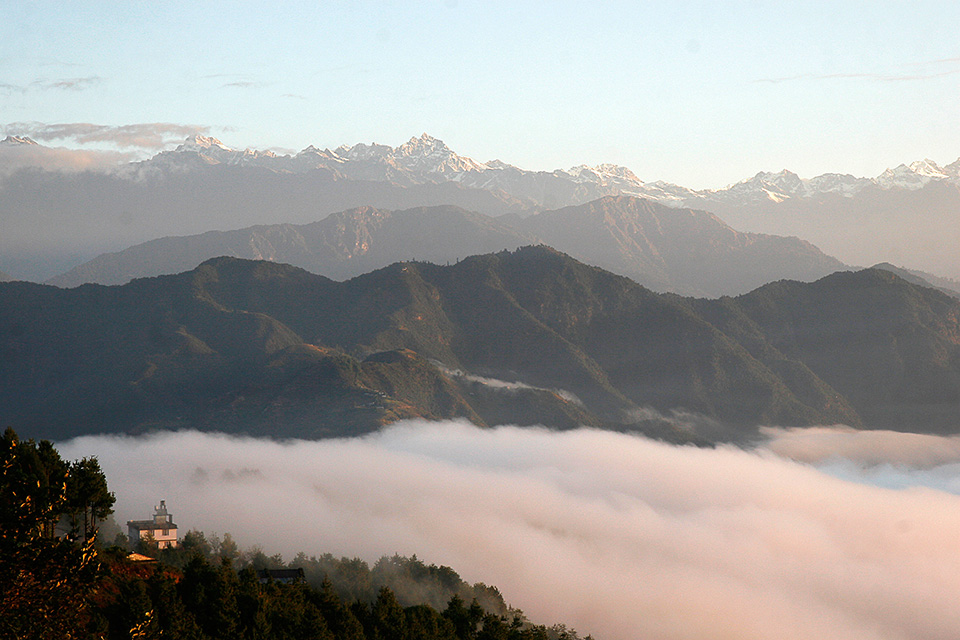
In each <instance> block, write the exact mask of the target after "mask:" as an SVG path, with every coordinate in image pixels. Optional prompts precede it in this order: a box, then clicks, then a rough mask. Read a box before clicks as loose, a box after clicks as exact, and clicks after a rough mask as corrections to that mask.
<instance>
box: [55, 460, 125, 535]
mask: <svg viewBox="0 0 960 640" xmlns="http://www.w3.org/2000/svg"><path fill="white" fill-rule="evenodd" d="M116 501H117V499H116V497H114V495H113V493H111V492H110V491H109V490H108V489H107V478H106V477H105V476H104V474H103V471H102V470H101V469H100V463H99V462H98V461H97V459H96V458H95V457H93V458H83V459H82V460H77V461H74V462H73V463H72V464H71V465H70V470H69V473H68V476H67V508H68V510H69V513H70V520H71V525H72V530H73V532H74V533H76V534H80V531H81V529H80V527H81V525H82V527H83V528H82V535H83V539H84V540H86V539H87V538H89V537H90V535H91V533H92V532H93V531H94V530H96V528H97V521H98V520H102V519H103V518H106V517H107V516H108V515H110V514H111V513H113V504H114V503H115V502H116Z"/></svg>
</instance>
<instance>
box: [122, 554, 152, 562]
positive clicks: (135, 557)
mask: <svg viewBox="0 0 960 640" xmlns="http://www.w3.org/2000/svg"><path fill="white" fill-rule="evenodd" d="M127 560H129V561H130V562H156V561H157V559H156V558H151V557H150V556H145V555H143V554H142V553H131V554H130V555H128V556H127Z"/></svg>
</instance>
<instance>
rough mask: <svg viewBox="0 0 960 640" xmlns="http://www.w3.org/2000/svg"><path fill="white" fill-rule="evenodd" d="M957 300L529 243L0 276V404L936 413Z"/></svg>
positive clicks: (259, 425) (951, 378) (370, 415)
mask: <svg viewBox="0 0 960 640" xmlns="http://www.w3.org/2000/svg"><path fill="white" fill-rule="evenodd" d="M958 318H960V303H958V302H957V301H956V300H953V299H951V298H949V297H947V296H945V295H942V294H940V293H938V292H936V291H934V290H931V289H925V288H922V287H919V286H916V285H913V284H910V283H908V282H906V281H904V280H901V279H900V278H898V277H897V276H895V275H894V274H892V273H889V272H884V271H871V270H868V271H863V272H859V273H838V274H835V275H833V276H830V277H828V278H824V279H822V280H820V281H818V282H816V283H813V284H802V283H797V282H786V281H783V282H778V283H774V284H771V285H768V286H765V287H762V288H761V289H758V290H756V291H754V292H753V293H751V294H748V295H745V296H741V297H739V298H721V299H719V300H697V299H688V298H680V297H678V296H672V295H662V294H656V293H653V292H651V291H649V290H647V289H645V288H643V287H641V286H639V285H637V284H636V283H634V282H632V281H630V280H628V279H627V278H624V277H620V276H616V275H613V274H611V273H608V272H605V271H603V270H601V269H598V268H595V267H589V266H586V265H584V264H582V263H580V262H577V261H576V260H573V259H572V258H570V257H569V256H566V255H564V254H562V253H559V252H557V251H555V250H553V249H550V248H547V247H542V246H541V247H526V248H522V249H519V250H517V251H513V252H506V251H505V252H500V253H497V254H487V255H481V256H475V257H471V258H468V259H466V260H463V261H460V262H459V263H457V264H455V265H450V266H438V265H432V264H428V263H422V262H417V263H397V264H394V265H391V266H389V267H385V268H383V269H380V270H378V271H374V272H372V273H369V274H366V275H364V276H361V277H358V278H354V279H353V280H349V281H347V282H343V283H338V282H334V281H332V280H328V279H326V278H323V277H320V276H316V275H312V274H310V273H307V272H306V271H303V270H301V269H298V268H295V267H290V266H287V265H282V264H276V263H270V262H254V261H248V260H240V259H235V258H218V259H214V260H210V261H208V262H206V263H204V264H203V265H201V266H200V267H198V268H197V269H194V270H193V271H189V272H186V273H182V274H179V275H175V276H163V277H158V278H150V279H142V280H136V281H133V282H132V283H130V284H127V285H124V286H119V287H102V286H94V285H86V286H82V287H79V288H76V289H70V290H62V289H57V288H54V287H49V286H41V285H34V284H28V283H4V284H2V285H0V420H2V421H3V422H5V423H9V424H15V425H17V426H18V427H19V428H20V429H21V430H24V431H26V432H28V433H30V434H31V435H33V434H39V435H42V436H47V437H58V438H63V437H69V436H71V435H77V434H82V433H90V432H100V431H126V432H138V431H142V430H145V429H151V428H187V427H193V428H201V429H211V430H223V431H228V432H247V433H256V434H264V435H276V436H296V437H328V436H337V435H352V434H359V433H364V432H367V431H370V430H372V429H377V428H379V427H381V426H383V425H385V424H388V423H390V422H394V421H396V420H399V419H402V418H408V417H418V416H419V417H425V418H431V419H439V418H465V419H468V420H471V421H473V422H475V423H477V424H481V425H491V424H500V423H507V422H513V423H517V424H536V423H543V424H547V425H549V426H553V427H557V428H566V427H573V426H576V425H578V424H588V425H595V426H607V427H612V428H645V429H648V430H650V431H651V432H653V431H652V430H653V429H654V427H655V426H656V429H657V431H656V433H657V434H658V435H664V432H663V431H662V429H663V425H652V424H646V423H644V424H641V425H632V420H633V418H631V416H633V415H636V410H637V409H638V408H641V407H650V408H653V409H656V410H657V411H659V412H660V413H663V414H669V412H670V411H672V410H683V411H688V412H695V413H699V414H703V415H704V416H707V417H708V418H712V419H714V420H717V421H720V422H722V423H724V424H726V425H727V427H728V428H729V429H732V430H730V431H725V432H723V433H711V434H710V437H737V436H738V435H744V434H749V433H751V432H752V429H753V428H754V427H755V426H757V425H759V424H781V425H810V424H823V423H827V424H832V423H838V422H841V423H845V424H850V425H854V426H864V427H881V426H883V427H899V428H912V429H915V430H919V431H936V432H949V431H951V430H953V431H955V430H956V423H955V420H956V418H955V416H957V415H958V414H960V412H958V398H960V353H958V350H960V346H958V345H960V329H958V323H960V320H958ZM483 378H488V379H489V378H493V379H495V380H494V381H492V382H491V381H490V380H484V379H483ZM951 420H953V421H954V422H951ZM631 425H632V426H631ZM665 435H666V437H675V438H677V439H682V438H683V437H685V436H682V435H681V434H680V433H674V434H673V435H670V433H669V432H668V433H666V434H665ZM703 435H704V434H700V436H703Z"/></svg>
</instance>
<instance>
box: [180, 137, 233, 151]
mask: <svg viewBox="0 0 960 640" xmlns="http://www.w3.org/2000/svg"><path fill="white" fill-rule="evenodd" d="M212 148H217V149H222V150H223V151H233V149H231V148H230V147H227V146H225V145H224V144H223V143H222V142H220V141H219V140H217V139H216V138H213V137H209V136H202V135H200V134H197V135H195V136H190V137H189V138H187V139H186V141H185V142H184V143H183V144H181V145H180V146H179V147H177V149H176V150H177V151H199V150H201V149H212Z"/></svg>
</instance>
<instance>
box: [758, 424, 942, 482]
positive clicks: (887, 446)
mask: <svg viewBox="0 0 960 640" xmlns="http://www.w3.org/2000/svg"><path fill="white" fill-rule="evenodd" d="M762 432H763V435H764V436H766V437H767V438H769V440H768V441H767V442H765V443H764V447H765V448H767V449H769V450H770V451H773V452H774V453H776V454H777V455H780V456H783V457H785V458H789V459H791V460H796V461H798V462H805V463H808V464H812V465H814V466H816V467H817V468H818V469H820V470H821V471H823V472H825V473H828V474H830V475H832V476H835V477H838V478H843V479H846V480H851V481H853V482H861V483H865V484H870V485H874V486H879V487H887V488H890V489H904V488H907V487H929V488H931V489H938V490H940V491H947V492H949V493H953V494H957V495H960V437H957V436H949V437H945V436H933V435H924V434H920V433H902V432H899V431H858V430H855V429H850V428H848V427H814V428H807V429H779V428H766V429H762Z"/></svg>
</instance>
